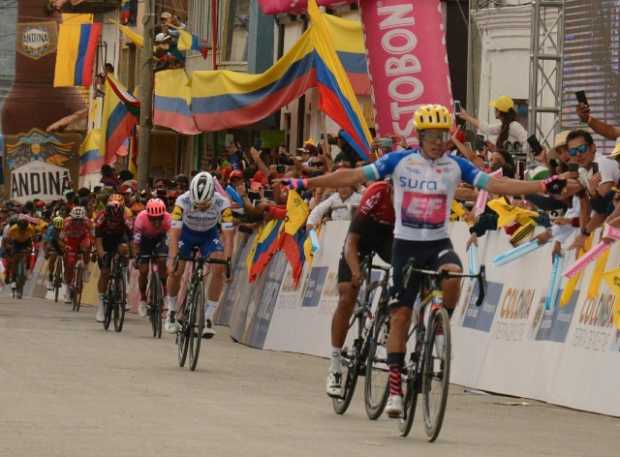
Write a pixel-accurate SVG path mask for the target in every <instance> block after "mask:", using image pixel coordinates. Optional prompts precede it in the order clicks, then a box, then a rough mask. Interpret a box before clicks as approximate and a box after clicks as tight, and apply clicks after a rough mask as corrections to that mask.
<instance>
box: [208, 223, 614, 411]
mask: <svg viewBox="0 0 620 457" xmlns="http://www.w3.org/2000/svg"><path fill="white" fill-rule="evenodd" d="M348 224H349V223H348V222H328V223H327V224H326V225H325V227H323V229H322V230H321V233H320V235H319V239H320V244H321V250H320V251H319V253H317V256H316V257H315V258H314V261H313V262H312V264H311V265H309V264H306V265H305V266H304V271H303V273H302V278H301V280H300V282H299V287H297V288H295V287H294V286H293V283H292V280H291V273H290V267H289V266H288V265H286V262H285V261H284V259H282V258H277V257H274V259H272V263H271V264H270V265H269V266H268V269H267V271H265V272H264V273H263V276H262V278H261V279H259V280H258V281H257V282H256V283H255V284H253V285H249V286H242V285H241V284H237V285H236V284H235V283H233V284H232V285H231V286H230V287H229V288H228V290H227V291H226V294H227V296H228V297H229V301H228V302H226V301H224V302H223V304H222V306H223V307H224V309H233V310H234V312H233V313H232V314H231V315H230V319H229V322H228V323H229V324H230V325H231V327H232V329H233V334H234V335H235V338H236V339H237V340H238V341H240V342H242V343H244V344H248V345H250V346H253V347H256V348H261V349H270V350H278V351H290V352H298V353H304V354H311V355H317V356H322V357H327V356H329V354H330V350H331V345H330V333H329V332H330V326H331V318H332V314H333V311H334V309H335V307H336V304H337V300H338V289H337V284H336V282H337V271H338V260H339V257H340V252H341V249H342V246H343V242H344V238H345V235H346V232H347V229H348ZM468 238H469V231H468V230H467V227H466V226H464V225H463V224H462V223H455V224H453V225H452V227H451V239H452V242H453V243H454V246H455V249H456V251H457V252H458V253H459V255H460V257H461V260H462V261H463V264H464V265H467V257H466V248H465V247H466V241H467V239H468ZM478 243H479V246H478V254H477V255H478V259H479V262H480V263H482V264H485V265H486V266H487V279H488V287H487V294H486V299H485V302H484V303H483V304H482V305H481V306H480V307H477V306H476V305H475V301H476V298H477V286H476V284H475V281H471V282H470V281H464V283H463V285H462V294H461V300H460V303H459V305H458V307H457V309H456V311H455V313H454V316H453V317H452V332H453V352H452V354H453V356H452V373H451V380H452V382H454V383H456V384H461V385H465V386H468V387H472V388H476V389H482V390H488V391H491V392H496V393H502V394H509V395H517V396H523V397H526V398H533V399H537V400H542V401H547V402H551V403H555V404H558V405H563V406H568V407H572V408H577V409H582V410H587V411H593V412H598V413H604V414H610V415H614V416H620V396H618V395H617V394H616V384H617V382H616V381H617V379H619V378H620V363H619V362H620V330H618V329H617V328H616V326H615V325H614V321H613V307H614V300H615V298H614V295H613V293H612V291H610V290H609V288H608V286H607V283H606V282H605V281H600V283H599V285H598V288H597V287H596V282H597V281H594V280H595V279H596V278H595V275H594V274H593V273H594V270H595V266H594V264H591V265H590V266H588V267H587V269H586V270H585V274H583V275H582V277H581V279H580V281H579V283H578V285H577V287H576V289H575V290H574V292H573V294H572V296H571V297H570V299H569V300H568V303H566V304H565V305H564V306H562V305H561V304H560V300H559V297H560V296H561V295H562V291H563V289H564V287H565V286H566V283H567V281H568V280H567V278H565V277H562V280H561V283H560V287H559V290H558V292H557V293H556V297H555V298H554V300H553V306H551V307H550V309H545V301H546V296H547V293H548V291H549V280H550V277H551V271H552V265H553V260H552V252H551V248H552V246H551V243H549V244H548V245H546V246H543V247H541V248H540V249H538V250H536V251H534V252H532V253H530V254H528V255H526V256H524V257H521V258H519V259H517V260H515V261H513V262H511V263H509V264H506V265H503V266H501V267H495V266H493V262H492V259H493V258H494V257H495V256H496V255H498V254H500V253H502V252H505V251H507V250H508V249H510V248H511V245H510V243H509V239H508V237H507V236H506V235H505V234H504V233H503V232H488V233H487V235H485V236H484V237H482V238H480V240H479V242H478ZM241 257H243V256H241ZM574 260H575V258H574V254H573V253H566V254H565V257H564V258H563V260H562V263H561V265H560V268H561V269H566V268H568V266H570V265H571V264H572V263H574ZM243 263H244V262H241V264H243ZM619 263H620V247H619V246H618V245H613V246H612V248H611V250H610V254H609V258H608V261H607V265H606V267H605V269H604V270H605V271H608V270H611V269H613V268H615V267H616V266H617V265H618V264H619ZM241 264H240V263H237V268H238V269H240V270H241V271H242V270H243V268H244V267H243V266H242V265H241ZM237 271H239V270H237ZM278 278H279V279H278ZM244 279H245V278H244ZM235 280H237V278H236V279H235ZM239 281H241V280H240V279H239ZM278 281H280V282H281V283H280V286H279V292H278V294H277V296H275V302H274V301H273V300H274V295H273V290H274V289H273V287H274V285H275V284H276V283H277V282H278ZM593 281H594V283H595V284H594V286H592V283H593ZM244 287H246V288H245V289H243V288H244ZM233 290H234V291H236V295H235V297H233V298H230V297H231V295H230V294H232V293H233V292H232V291H233ZM588 293H590V297H588ZM224 315H227V311H222V310H220V317H224ZM219 322H220V323H221V324H225V323H226V322H224V320H222V319H220V321H219ZM348 344H349V343H348Z"/></svg>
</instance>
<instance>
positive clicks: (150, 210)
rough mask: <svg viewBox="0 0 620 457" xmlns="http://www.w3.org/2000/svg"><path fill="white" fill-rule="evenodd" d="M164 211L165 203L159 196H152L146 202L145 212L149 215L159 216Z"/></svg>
mask: <svg viewBox="0 0 620 457" xmlns="http://www.w3.org/2000/svg"><path fill="white" fill-rule="evenodd" d="M165 212H166V204H165V203H164V202H163V201H162V200H161V199H159V198H152V199H150V200H149V201H148V203H147V204H146V214H148V215H149V216H150V217H160V216H163V215H164V213H165Z"/></svg>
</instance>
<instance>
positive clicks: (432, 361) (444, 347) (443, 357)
mask: <svg viewBox="0 0 620 457" xmlns="http://www.w3.org/2000/svg"><path fill="white" fill-rule="evenodd" d="M427 333H428V336H427V338H426V343H425V345H424V358H423V368H422V392H423V395H424V429H425V431H426V436H427V437H428V440H429V441H430V442H433V441H435V440H436V439H437V436H439V432H440V431H441V425H442V424H443V420H444V416H445V414H446V405H447V403H448V389H449V387H450V356H451V350H452V347H451V338H450V317H449V316H448V312H447V311H446V310H445V308H443V307H441V308H438V309H437V310H435V311H434V312H433V315H432V318H431V323H430V325H429V329H428V331H427Z"/></svg>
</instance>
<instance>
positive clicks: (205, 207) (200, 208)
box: [192, 202, 211, 211]
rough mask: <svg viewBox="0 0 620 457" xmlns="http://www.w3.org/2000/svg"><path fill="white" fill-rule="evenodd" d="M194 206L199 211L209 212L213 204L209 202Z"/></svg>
mask: <svg viewBox="0 0 620 457" xmlns="http://www.w3.org/2000/svg"><path fill="white" fill-rule="evenodd" d="M192 206H193V208H194V209H195V210H197V211H207V210H208V209H209V208H211V202H208V203H194V204H193V205H192Z"/></svg>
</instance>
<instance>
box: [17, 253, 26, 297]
mask: <svg viewBox="0 0 620 457" xmlns="http://www.w3.org/2000/svg"><path fill="white" fill-rule="evenodd" d="M25 263H26V260H25V259H20V260H19V261H18V262H17V269H16V278H17V281H16V284H15V286H16V294H17V298H19V299H20V300H21V298H22V295H23V294H24V283H25V282H26V265H25Z"/></svg>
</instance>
